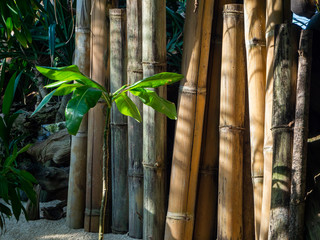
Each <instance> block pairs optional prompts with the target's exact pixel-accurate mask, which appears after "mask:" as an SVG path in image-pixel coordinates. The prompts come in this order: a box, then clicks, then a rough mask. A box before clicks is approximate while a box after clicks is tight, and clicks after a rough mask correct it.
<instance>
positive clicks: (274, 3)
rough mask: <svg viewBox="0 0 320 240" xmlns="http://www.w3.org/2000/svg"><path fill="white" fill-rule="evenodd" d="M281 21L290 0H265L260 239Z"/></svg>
mask: <svg viewBox="0 0 320 240" xmlns="http://www.w3.org/2000/svg"><path fill="white" fill-rule="evenodd" d="M282 22H291V11H290V0H285V1H282V0H266V50H267V61H266V95H265V120H264V144H263V157H264V170H263V171H264V173H263V196H262V208H261V216H262V217H261V225H260V240H266V239H268V229H269V216H270V202H271V174H272V152H273V150H272V145H273V140H272V132H271V130H270V129H271V117H272V101H273V52H274V26H275V25H276V24H280V23H282Z"/></svg>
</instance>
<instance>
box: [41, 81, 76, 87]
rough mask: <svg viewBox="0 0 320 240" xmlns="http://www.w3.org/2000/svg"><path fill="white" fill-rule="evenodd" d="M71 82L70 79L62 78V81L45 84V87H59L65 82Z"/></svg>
mask: <svg viewBox="0 0 320 240" xmlns="http://www.w3.org/2000/svg"><path fill="white" fill-rule="evenodd" d="M68 82H71V81H70V80H61V81H57V82H54V83H51V84H48V85H46V86H44V87H45V88H54V87H59V86H60V85H62V84H64V83H68Z"/></svg>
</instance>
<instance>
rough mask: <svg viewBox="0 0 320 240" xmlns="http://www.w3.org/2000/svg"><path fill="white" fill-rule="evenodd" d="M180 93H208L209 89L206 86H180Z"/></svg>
mask: <svg viewBox="0 0 320 240" xmlns="http://www.w3.org/2000/svg"><path fill="white" fill-rule="evenodd" d="M179 91H180V93H189V94H204V95H205V94H206V93H207V89H206V88H194V87H188V86H180V87H179Z"/></svg>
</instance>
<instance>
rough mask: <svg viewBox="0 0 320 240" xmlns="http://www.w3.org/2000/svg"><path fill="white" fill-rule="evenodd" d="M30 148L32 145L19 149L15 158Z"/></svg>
mask: <svg viewBox="0 0 320 240" xmlns="http://www.w3.org/2000/svg"><path fill="white" fill-rule="evenodd" d="M31 146H32V144H28V145H26V146H24V147H23V148H21V149H20V150H19V151H18V152H17V156H18V155H19V154H21V153H24V152H26V151H28V149H29V148H30V147H31Z"/></svg>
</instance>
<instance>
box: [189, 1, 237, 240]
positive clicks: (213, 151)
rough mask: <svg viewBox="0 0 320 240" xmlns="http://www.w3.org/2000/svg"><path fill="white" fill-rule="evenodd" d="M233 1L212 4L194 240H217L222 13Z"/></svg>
mask: <svg viewBox="0 0 320 240" xmlns="http://www.w3.org/2000/svg"><path fill="white" fill-rule="evenodd" d="M232 2H235V1H230V0H218V1H215V2H214V14H213V22H212V36H211V47H210V57H209V58H210V59H209V64H208V66H209V69H208V89H209V94H207V100H206V101H207V105H206V110H205V121H204V128H203V129H205V131H204V132H203V138H202V139H203V147H202V153H201V160H200V167H199V168H200V169H199V180H198V181H199V182H198V197H197V206H196V217H195V227H194V235H193V237H194V239H195V240H209V239H216V235H217V200H218V165H219V109H220V72H221V48H222V44H221V35H222V10H223V6H224V5H225V4H227V3H232Z"/></svg>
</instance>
